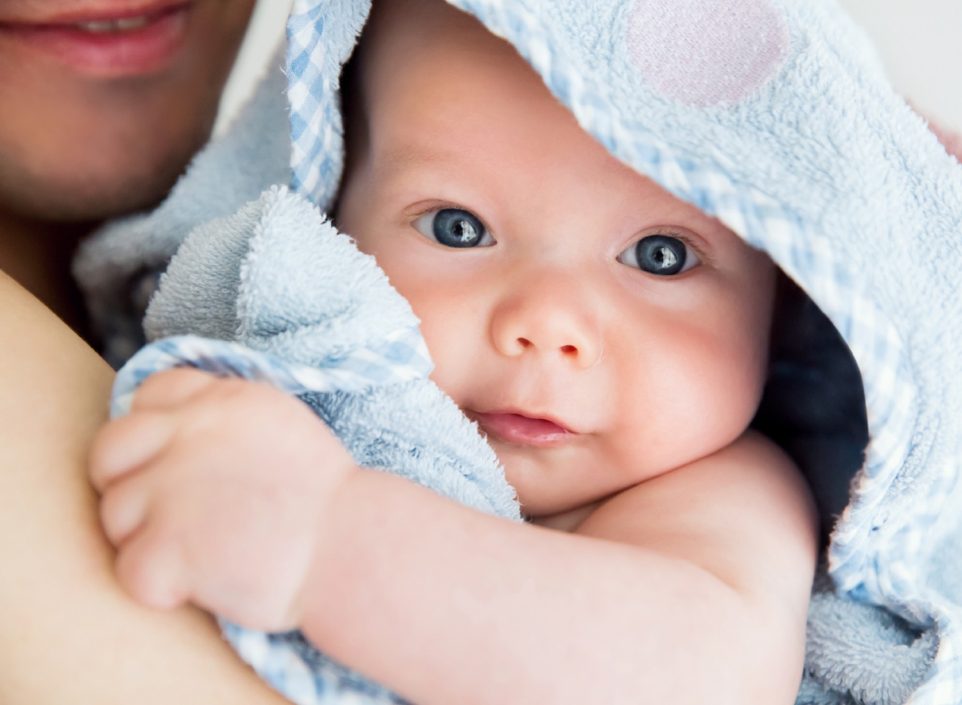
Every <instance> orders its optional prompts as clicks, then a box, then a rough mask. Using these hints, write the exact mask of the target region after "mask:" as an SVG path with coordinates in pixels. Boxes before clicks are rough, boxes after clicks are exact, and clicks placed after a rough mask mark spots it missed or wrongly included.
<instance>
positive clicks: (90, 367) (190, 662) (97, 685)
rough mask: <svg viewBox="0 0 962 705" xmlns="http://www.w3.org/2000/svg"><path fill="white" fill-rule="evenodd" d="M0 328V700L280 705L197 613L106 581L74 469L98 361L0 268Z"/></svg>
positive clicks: (107, 557) (93, 405) (104, 552)
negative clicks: (151, 605)
mask: <svg viewBox="0 0 962 705" xmlns="http://www.w3.org/2000/svg"><path fill="white" fill-rule="evenodd" d="M0 330H2V331H3V336H2V340H3V344H2V345H0V390H2V392H0V565H2V566H3V574H4V576H6V579H4V580H0V624H3V625H4V626H3V629H2V630H0V701H2V702H3V703H4V704H5V705H21V704H27V703H29V704H30V705H47V703H51V704H53V703H58V704H59V703H62V702H65V701H73V702H96V703H102V704H104V705H111V704H112V703H117V704H118V705H119V704H120V703H125V704H126V703H130V702H137V703H141V704H144V703H150V704H151V705H153V704H154V703H156V704H158V705H159V704H160V703H174V702H178V701H182V702H231V703H243V704H244V705H247V704H250V705H258V704H264V705H269V704H273V703H281V702H284V701H283V700H282V699H280V697H279V696H277V695H276V694H274V693H273V692H272V691H270V690H269V688H268V687H267V686H266V685H264V684H263V683H261V682H260V681H259V680H258V679H257V678H256V677H255V676H254V675H253V674H252V673H251V672H250V671H249V670H248V669H247V668H246V667H245V666H244V665H243V664H242V663H241V662H240V660H239V659H238V658H237V657H236V656H235V655H234V654H233V652H231V651H230V649H229V648H228V647H227V645H226V644H225V643H224V642H223V641H222V640H221V639H220V637H219V635H218V633H217V630H216V627H215V626H214V625H213V623H212V621H211V620H210V619H209V618H208V617H206V616H204V615H202V614H201V613H199V612H196V611H193V610H180V611H177V612H173V613H160V612H153V611H151V610H148V609H146V608H142V607H140V606H138V605H137V604H135V603H134V602H133V601H132V600H130V599H129V598H127V596H126V595H125V594H124V593H123V592H122V591H121V590H120V589H119V587H118V586H117V584H116V581H115V580H114V576H113V560H112V558H113V554H112V551H111V549H110V547H109V546H108V544H107V543H106V541H105V540H104V538H103V535H102V533H101V531H100V527H99V522H98V519H97V510H96V506H97V505H96V498H95V496H94V494H93V492H92V490H91V489H90V486H89V484H88V482H87V480H86V472H85V458H86V453H87V446H88V444H89V441H90V439H91V437H92V435H93V433H94V432H95V430H96V429H97V428H98V427H99V425H100V424H101V423H102V422H103V420H104V419H105V418H106V413H107V402H108V397H109V393H110V385H111V383H112V380H113V374H112V371H111V370H110V368H109V367H108V366H107V365H106V363H104V362H103V361H102V360H101V359H100V357H99V356H98V355H97V354H96V353H95V352H94V351H93V350H92V349H90V347H89V346H87V345H86V344H85V343H84V341H83V340H82V339H81V338H79V337H78V336H77V335H76V334H75V333H74V332H73V331H71V330H70V328H68V327H67V326H66V325H65V324H63V323H62V322H61V321H60V320H59V319H58V318H57V317H56V316H55V315H54V314H53V313H52V312H51V311H49V310H48V309H47V308H46V307H45V306H43V305H42V304H41V303H40V302H38V301H37V300H36V299H35V298H33V297H32V296H31V295H30V294H29V293H28V292H27V291H25V290H24V289H23V288H22V287H20V286H19V285H17V284H16V283H15V282H14V281H13V280H12V279H10V278H9V277H8V276H6V275H4V274H3V273H2V272H0Z"/></svg>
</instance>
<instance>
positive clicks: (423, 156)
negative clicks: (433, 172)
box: [381, 143, 450, 171]
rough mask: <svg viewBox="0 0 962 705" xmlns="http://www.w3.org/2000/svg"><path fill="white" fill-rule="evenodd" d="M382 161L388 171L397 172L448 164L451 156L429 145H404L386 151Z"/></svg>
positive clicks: (394, 146) (382, 155)
mask: <svg viewBox="0 0 962 705" xmlns="http://www.w3.org/2000/svg"><path fill="white" fill-rule="evenodd" d="M381 160H382V163H383V164H384V166H385V167H386V168H387V169H389V170H391V171H395V170H402V169H409V168H412V167H418V166H428V165H435V164H439V163H444V162H448V161H450V155H449V154H447V153H446V152H445V151H444V150H439V149H436V148H432V147H430V146H427V145H421V144H411V143H402V144H399V145H393V146H391V147H389V148H387V149H385V150H384V152H383V153H382V154H381Z"/></svg>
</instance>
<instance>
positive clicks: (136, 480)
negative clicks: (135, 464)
mask: <svg viewBox="0 0 962 705" xmlns="http://www.w3.org/2000/svg"><path fill="white" fill-rule="evenodd" d="M154 482H155V475H154V474H153V473H135V474H133V475H131V476H129V477H126V478H125V479H124V481H123V482H117V483H115V484H114V485H112V486H111V487H109V488H108V489H107V491H106V492H105V493H104V495H103V497H102V498H101V500H100V524H101V526H102V527H103V530H104V533H105V534H106V535H107V539H108V540H109V541H110V543H112V544H113V545H114V546H120V545H121V544H123V542H124V541H126V540H127V539H128V538H129V537H130V536H131V535H133V534H134V532H136V531H137V530H138V529H139V528H140V527H141V525H142V524H143V522H144V519H145V518H146V516H147V507H148V504H149V501H150V497H151V490H152V488H153V484H154Z"/></svg>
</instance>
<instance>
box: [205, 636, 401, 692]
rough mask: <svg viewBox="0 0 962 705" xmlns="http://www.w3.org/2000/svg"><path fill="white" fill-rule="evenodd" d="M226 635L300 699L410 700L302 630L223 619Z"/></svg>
mask: <svg viewBox="0 0 962 705" xmlns="http://www.w3.org/2000/svg"><path fill="white" fill-rule="evenodd" d="M220 627H221V630H222V631H223V633H224V636H225V637H226V639H227V640H228V641H229V642H230V643H231V645H232V646H233V647H234V648H235V649H236V650H237V653H238V654H239V655H240V656H241V658H243V659H244V660H245V661H246V662H247V663H249V664H251V665H252V666H254V668H255V670H256V671H257V673H258V675H259V676H261V678H263V679H264V680H265V681H267V682H268V683H269V684H270V685H271V686H272V687H273V688H275V689H276V690H277V691H278V692H280V693H283V695H284V696H285V697H286V698H287V699H288V700H291V701H293V702H295V703H297V705H405V703H406V701H405V700H402V699H401V698H400V697H398V696H397V695H395V694H394V693H392V692H391V691H389V690H387V689H386V688H384V687H382V686H380V685H378V684H376V683H374V682H372V681H370V680H369V679H367V678H365V677H364V676H362V675H361V674H359V673H357V672H356V671H352V670H350V669H347V668H345V667H343V666H341V665H340V664H338V663H336V662H334V661H331V660H330V659H329V658H327V657H326V656H324V655H323V654H321V653H320V652H319V651H317V649H315V648H314V647H313V646H311V645H310V644H309V643H308V642H307V641H306V640H305V639H304V637H303V636H302V635H301V634H300V632H286V633H282V634H266V633H264V632H255V631H251V630H249V629H244V628H242V627H239V626H237V625H236V624H231V623H230V622H225V621H223V620H221V622H220Z"/></svg>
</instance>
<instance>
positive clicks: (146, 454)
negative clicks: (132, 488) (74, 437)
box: [89, 412, 175, 493]
mask: <svg viewBox="0 0 962 705" xmlns="http://www.w3.org/2000/svg"><path fill="white" fill-rule="evenodd" d="M174 430H175V424H174V419H173V418H172V417H171V416H170V415H169V414H163V413H150V412H140V413H137V414H131V415H130V416H124V417H121V418H119V419H115V420H113V421H111V422H110V423H108V424H107V425H106V426H104V427H103V428H102V429H100V431H99V432H98V433H97V436H96V437H95V438H94V442H93V445H92V446H91V447H90V464H89V467H90V481H91V482H92V483H93V486H94V487H95V488H96V489H97V491H98V492H101V493H103V491H104V490H105V489H106V488H107V487H109V486H110V484H111V483H112V482H116V481H117V480H118V479H119V478H121V477H123V476H124V475H126V474H128V473H130V472H132V471H134V470H136V469H137V468H139V467H141V466H142V465H144V464H145V463H146V462H147V461H149V460H151V459H152V458H154V457H155V456H157V455H158V454H160V452H161V451H163V450H164V449H165V448H166V447H167V445H168V444H169V443H170V441H171V439H172V438H173V436H174Z"/></svg>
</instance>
